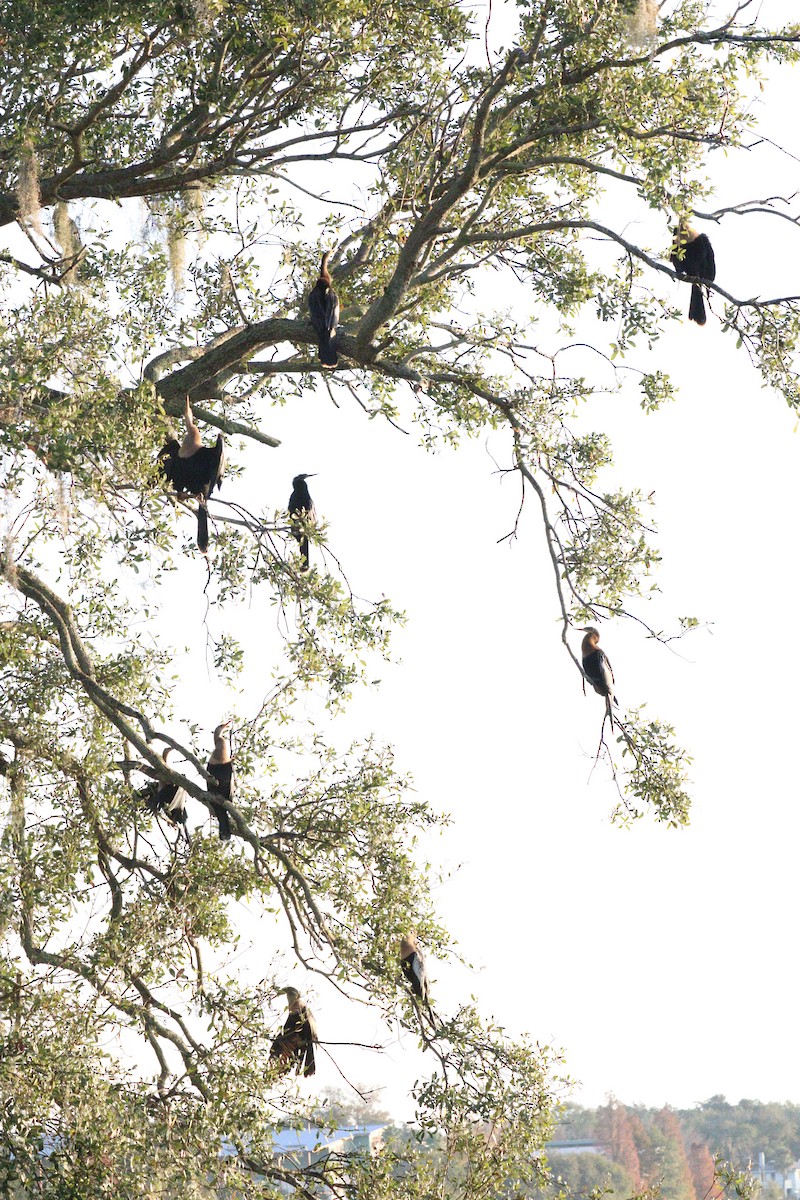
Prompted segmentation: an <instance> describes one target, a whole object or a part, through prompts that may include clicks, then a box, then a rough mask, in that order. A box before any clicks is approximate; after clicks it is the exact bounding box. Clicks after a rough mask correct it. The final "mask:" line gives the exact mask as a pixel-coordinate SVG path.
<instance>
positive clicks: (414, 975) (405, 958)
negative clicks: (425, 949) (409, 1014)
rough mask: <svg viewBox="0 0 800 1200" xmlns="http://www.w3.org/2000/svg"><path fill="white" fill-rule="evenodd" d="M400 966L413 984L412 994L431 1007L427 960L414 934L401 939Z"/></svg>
mask: <svg viewBox="0 0 800 1200" xmlns="http://www.w3.org/2000/svg"><path fill="white" fill-rule="evenodd" d="M400 966H401V967H402V969H403V974H404V975H405V977H406V979H407V980H408V982H409V983H410V984H411V991H412V993H413V994H414V995H415V996H417V997H418V998H419V999H420V1000H422V1001H423V1003H424V1004H426V1005H428V1007H430V1005H429V1001H428V997H429V994H430V982H429V980H428V972H427V971H426V969H425V959H424V957H423V955H422V951H421V950H420V948H419V945H418V943H417V936H416V934H414V933H408V934H406V935H405V937H403V938H401V939H400Z"/></svg>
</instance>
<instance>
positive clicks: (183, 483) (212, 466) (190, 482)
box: [158, 396, 225, 554]
mask: <svg viewBox="0 0 800 1200" xmlns="http://www.w3.org/2000/svg"><path fill="white" fill-rule="evenodd" d="M184 421H185V423H186V433H185V434H184V438H183V441H182V442H181V443H180V445H179V444H178V439H177V438H170V440H169V441H168V442H167V444H166V445H165V446H164V447H163V449H162V450H161V453H160V454H159V456H158V461H159V462H160V463H161V469H162V470H163V472H164V474H165V475H166V477H167V479H168V480H169V482H170V483H171V484H172V486H173V487H174V489H175V491H176V492H177V493H178V494H179V495H182V496H186V495H189V496H194V497H195V499H196V500H197V545H198V547H199V548H200V550H202V552H203V554H205V553H206V552H207V550H208V508H207V502H208V497H209V496H210V495H211V493H212V492H213V490H214V488H215V487H216V488H221V487H222V476H223V474H224V471H225V443H224V441H223V438H222V434H221V433H220V434H219V435H218V437H217V440H216V442H215V443H214V445H213V446H204V445H203V440H202V438H201V437H200V430H199V429H198V428H197V425H196V424H195V421H194V416H193V415H192V406H191V405H190V403H189V397H188V396H187V397H186V409H185V411H184Z"/></svg>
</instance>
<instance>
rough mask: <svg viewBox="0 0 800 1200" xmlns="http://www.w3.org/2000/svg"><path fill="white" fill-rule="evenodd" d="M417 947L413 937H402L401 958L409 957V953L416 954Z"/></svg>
mask: <svg viewBox="0 0 800 1200" xmlns="http://www.w3.org/2000/svg"><path fill="white" fill-rule="evenodd" d="M416 949H417V943H416V941H413V940H412V939H411V938H407V937H404V938H401V939H400V957H401V958H408V956H409V954H414V953H415V952H416Z"/></svg>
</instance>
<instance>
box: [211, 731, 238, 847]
mask: <svg viewBox="0 0 800 1200" xmlns="http://www.w3.org/2000/svg"><path fill="white" fill-rule="evenodd" d="M229 728H230V721H223V723H222V724H221V725H218V726H217V728H216V729H215V730H214V749H213V750H212V752H211V757H210V758H209V760H208V766H207V767H206V770H207V771H208V773H209V775H213V776H214V778H215V779H216V781H217V784H218V785H219V787H218V790H219V791H220V792H222V795H223V796H224V797H225V799H226V800H233V795H234V785H235V776H234V773H233V762H232V761H231V747H230V740H229V737H228V733H227V730H228V729H229ZM211 811H212V812H213V814H214V816H215V817H216V818H217V823H218V825H219V838H220V841H221V842H228V841H230V837H231V820H230V817H229V816H228V811H227V809H225V808H224V807H223V806H222V805H221V804H215V803H214V802H213V800H212V802H211Z"/></svg>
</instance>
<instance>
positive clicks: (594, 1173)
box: [550, 1096, 800, 1200]
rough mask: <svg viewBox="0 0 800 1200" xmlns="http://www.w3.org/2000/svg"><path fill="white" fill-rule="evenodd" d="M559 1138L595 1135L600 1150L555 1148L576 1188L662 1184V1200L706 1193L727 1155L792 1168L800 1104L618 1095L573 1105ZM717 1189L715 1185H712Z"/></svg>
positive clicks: (557, 1161) (740, 1163)
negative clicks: (667, 1102) (669, 1102)
mask: <svg viewBox="0 0 800 1200" xmlns="http://www.w3.org/2000/svg"><path fill="white" fill-rule="evenodd" d="M554 1136H555V1138H556V1139H557V1140H573V1139H591V1140H592V1141H594V1142H596V1143H597V1144H598V1145H600V1146H602V1147H603V1149H604V1150H605V1152H606V1154H607V1155H609V1156H610V1158H611V1160H612V1162H611V1164H609V1162H608V1159H607V1158H602V1157H601V1156H600V1155H597V1154H589V1153H587V1154H583V1153H581V1154H572V1153H570V1154H552V1155H551V1156H550V1160H551V1167H552V1168H553V1170H554V1171H555V1172H556V1174H557V1175H559V1176H560V1177H561V1178H562V1179H563V1180H564V1182H565V1183H566V1184H567V1185H568V1187H569V1189H570V1190H571V1191H572V1192H573V1193H575V1194H577V1195H588V1194H589V1193H590V1192H591V1191H593V1190H594V1189H595V1188H598V1187H600V1188H603V1187H609V1186H610V1187H611V1188H613V1190H614V1191H615V1192H623V1193H625V1192H627V1193H628V1194H629V1195H630V1194H633V1193H635V1192H641V1191H644V1190H646V1189H647V1187H648V1186H652V1185H654V1184H660V1187H661V1195H662V1197H663V1200H704V1197H705V1196H706V1195H707V1194H708V1193H709V1189H710V1188H711V1186H712V1183H713V1177H714V1157H715V1156H716V1155H720V1156H721V1157H722V1158H723V1159H725V1161H727V1162H729V1163H731V1164H732V1165H733V1166H734V1167H737V1168H739V1169H742V1168H746V1167H747V1166H748V1164H749V1163H751V1162H752V1163H756V1162H757V1161H758V1155H759V1153H761V1152H762V1151H763V1153H764V1154H765V1156H766V1158H767V1161H768V1162H770V1163H773V1164H774V1165H775V1166H776V1167H777V1168H778V1169H779V1170H782V1171H783V1170H786V1169H787V1168H788V1167H789V1166H791V1164H792V1163H794V1162H796V1161H797V1160H798V1158H800V1105H797V1104H775V1103H772V1104H761V1103H759V1102H758V1101H756V1100H740V1101H739V1103H738V1104H729V1103H728V1102H727V1100H726V1099H725V1097H724V1096H712V1097H711V1099H710V1100H706V1101H705V1102H704V1103H702V1104H698V1105H696V1106H695V1107H694V1108H688V1109H679V1108H678V1109H673V1108H669V1107H665V1108H661V1109H655V1108H645V1107H643V1106H642V1105H638V1104H637V1105H630V1106H626V1105H624V1104H621V1103H620V1101H618V1100H615V1099H611V1100H610V1101H609V1103H608V1104H605V1105H603V1106H602V1107H601V1108H580V1107H579V1106H578V1105H572V1104H570V1105H567V1109H566V1112H565V1114H564V1118H563V1121H562V1122H561V1124H560V1125H559V1126H558V1129H557V1130H556V1133H555V1135H554ZM712 1194H713V1193H712Z"/></svg>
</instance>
